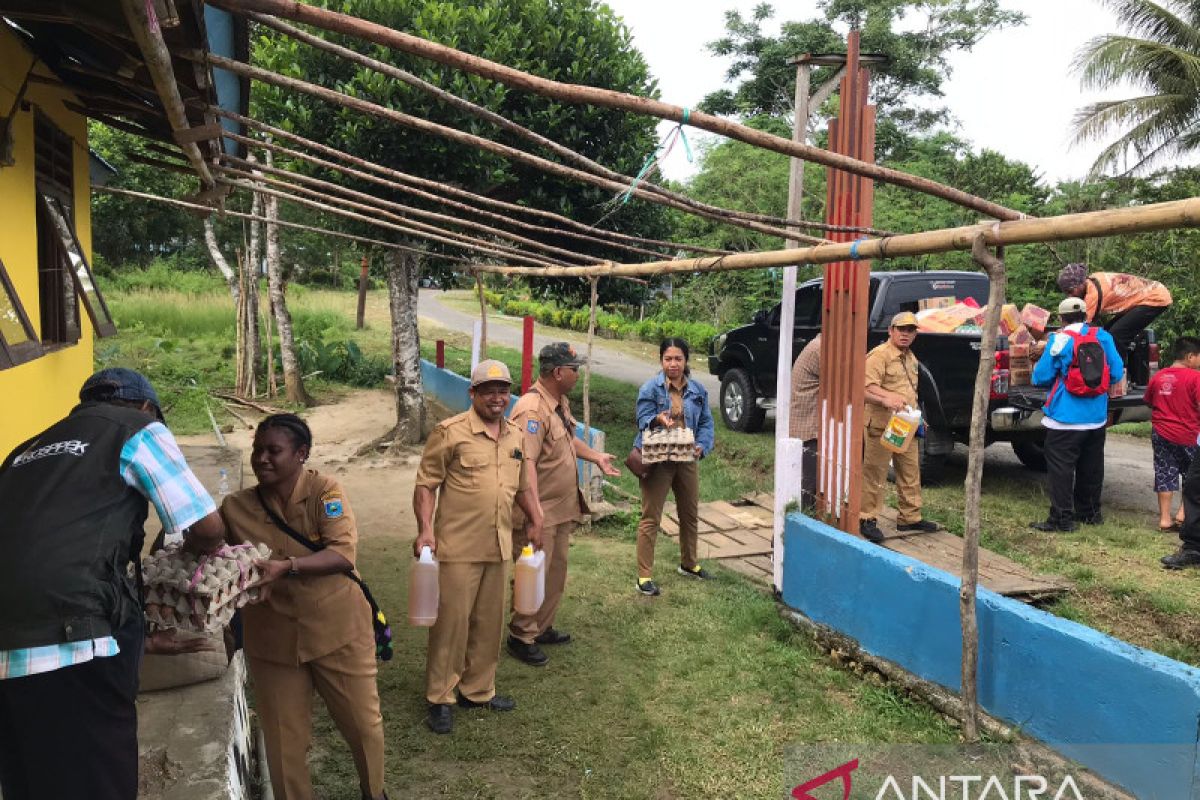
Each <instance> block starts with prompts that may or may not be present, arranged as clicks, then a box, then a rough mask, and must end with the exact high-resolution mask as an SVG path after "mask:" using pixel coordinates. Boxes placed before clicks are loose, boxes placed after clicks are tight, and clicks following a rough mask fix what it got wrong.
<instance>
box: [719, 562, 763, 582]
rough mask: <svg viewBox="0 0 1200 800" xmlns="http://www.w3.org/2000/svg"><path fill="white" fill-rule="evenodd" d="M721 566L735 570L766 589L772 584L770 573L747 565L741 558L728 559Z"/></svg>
mask: <svg viewBox="0 0 1200 800" xmlns="http://www.w3.org/2000/svg"><path fill="white" fill-rule="evenodd" d="M721 566H723V567H728V568H729V569H731V570H733V571H734V572H737V573H740V574H742V575H745V576H746V577H747V578H749V579H750V580H751V581H753V582H754V583H756V584H760V585H762V586H764V587H766V586H769V585H770V583H771V574H770V573H768V572H763V571H762V570H760V569H758V568H757V567H755V566H754V565H753V564H749V563H747V562H746V561H745V560H744V559H740V558H730V559H726V560H724V561H722V562H721Z"/></svg>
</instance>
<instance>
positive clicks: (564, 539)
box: [508, 521, 576, 644]
mask: <svg viewBox="0 0 1200 800" xmlns="http://www.w3.org/2000/svg"><path fill="white" fill-rule="evenodd" d="M575 525H576V523H575V522H574V521H571V522H562V523H559V524H558V525H554V526H552V527H548V528H545V529H544V530H543V531H542V552H544V553H545V554H546V599H545V600H543V601H542V607H541V608H539V609H538V611H537V613H536V614H518V613H517V612H516V611H515V610H514V611H513V612H512V619H511V620H510V621H509V623H508V632H509V633H510V634H512V635H513V637H514V638H516V639H520V640H521V641H522V642H524V643H525V644H533V640H534V639H536V638H537V637H538V636H541V635H542V634H543V633H545V632H546V631H547V630H549V629H550V628H551V627H553V626H554V616H555V615H556V614H557V613H558V607H559V605H560V604H561V603H562V597H563V590H564V589H566V586H567V555H568V554H569V553H570V551H571V531H573V530H575ZM526 543H527V540H526V538H525V529H524V526H522V527H521V530H520V532H518V531H517V529H516V528H514V529H513V561H516V560H517V559H518V558H520V557H521V548H522V547H524V546H525V545H526Z"/></svg>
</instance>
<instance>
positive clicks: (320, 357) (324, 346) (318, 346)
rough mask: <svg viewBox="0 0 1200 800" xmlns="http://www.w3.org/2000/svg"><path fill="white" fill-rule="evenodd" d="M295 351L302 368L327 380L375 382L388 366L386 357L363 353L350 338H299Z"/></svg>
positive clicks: (370, 384) (386, 370)
mask: <svg viewBox="0 0 1200 800" xmlns="http://www.w3.org/2000/svg"><path fill="white" fill-rule="evenodd" d="M296 355H297V357H298V358H299V359H300V369H301V370H302V371H303V372H305V373H314V372H319V373H320V374H321V377H322V378H323V379H325V380H327V381H337V382H338V383H346V384H349V385H351V386H366V387H371V386H378V385H379V384H380V383H382V382H383V379H384V376H385V375H387V373H388V372H389V371H390V370H391V364H389V363H388V362H387V360H386V359H383V358H372V357H370V356H365V355H363V352H362V350H360V349H359V347H358V345H357V344H355V343H354V341H353V340H352V339H343V340H340V341H323V340H321V339H300V340H298V341H297V342H296Z"/></svg>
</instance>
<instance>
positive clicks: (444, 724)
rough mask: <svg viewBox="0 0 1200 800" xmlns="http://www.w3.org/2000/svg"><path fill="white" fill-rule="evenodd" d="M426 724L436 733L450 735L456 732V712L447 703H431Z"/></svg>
mask: <svg viewBox="0 0 1200 800" xmlns="http://www.w3.org/2000/svg"><path fill="white" fill-rule="evenodd" d="M425 724H426V725H428V726H429V730H431V731H433V732H434V733H449V732H450V731H452V730H454V710H453V709H452V708H450V706H449V705H447V704H446V703H430V704H429V714H428V715H426V717H425Z"/></svg>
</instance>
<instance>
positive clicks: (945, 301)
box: [917, 297, 954, 311]
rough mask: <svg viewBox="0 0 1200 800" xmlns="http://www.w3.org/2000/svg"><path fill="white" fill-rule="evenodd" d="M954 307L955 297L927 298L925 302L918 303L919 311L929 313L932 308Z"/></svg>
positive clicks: (919, 301)
mask: <svg viewBox="0 0 1200 800" xmlns="http://www.w3.org/2000/svg"><path fill="white" fill-rule="evenodd" d="M952 305H954V298H953V297H926V298H925V299H924V300H918V301H917V310H918V311H927V310H928V309H931V308H950V306H952Z"/></svg>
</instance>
